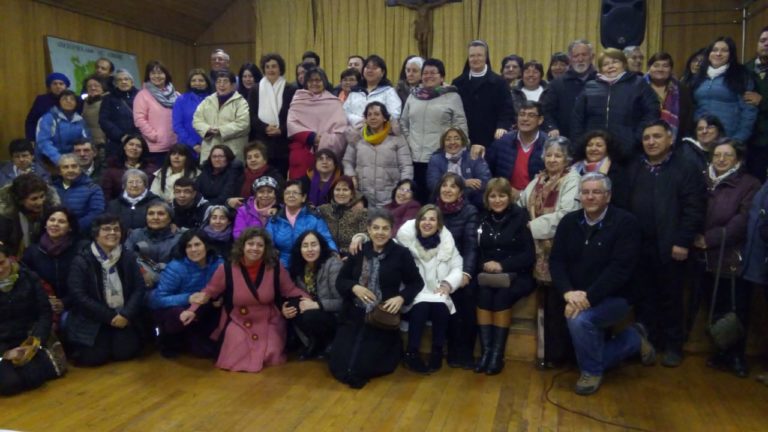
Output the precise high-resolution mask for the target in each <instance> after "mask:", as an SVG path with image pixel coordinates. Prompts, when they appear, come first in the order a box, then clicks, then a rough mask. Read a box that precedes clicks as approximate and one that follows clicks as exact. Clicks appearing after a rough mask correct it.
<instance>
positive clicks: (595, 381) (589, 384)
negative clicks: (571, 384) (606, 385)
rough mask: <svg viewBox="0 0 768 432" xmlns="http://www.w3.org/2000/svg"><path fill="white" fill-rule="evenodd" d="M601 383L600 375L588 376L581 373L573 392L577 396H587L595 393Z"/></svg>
mask: <svg viewBox="0 0 768 432" xmlns="http://www.w3.org/2000/svg"><path fill="white" fill-rule="evenodd" d="M602 382H603V376H602V375H590V374H588V373H586V372H582V373H581V376H580V377H579V380H578V381H577V382H576V387H575V388H574V391H575V392H576V394H577V395H581V396H587V395H591V394H593V393H595V392H596V391H597V390H598V389H599V388H600V384H601V383H602Z"/></svg>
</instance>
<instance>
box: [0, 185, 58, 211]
mask: <svg viewBox="0 0 768 432" xmlns="http://www.w3.org/2000/svg"><path fill="white" fill-rule="evenodd" d="M11 185H12V183H9V184H7V185H5V186H3V187H2V188H0V216H2V217H6V218H9V219H15V218H16V214H17V213H18V212H19V208H18V206H17V205H16V201H15V200H14V199H13V195H12V194H11ZM60 204H61V199H59V194H58V193H56V189H54V188H53V187H52V186H51V185H48V191H47V192H46V194H45V206H46V207H53V206H57V205H60Z"/></svg>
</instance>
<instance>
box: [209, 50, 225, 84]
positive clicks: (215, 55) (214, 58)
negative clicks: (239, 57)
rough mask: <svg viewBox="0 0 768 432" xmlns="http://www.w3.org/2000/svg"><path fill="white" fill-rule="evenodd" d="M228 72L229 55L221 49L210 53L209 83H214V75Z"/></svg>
mask: <svg viewBox="0 0 768 432" xmlns="http://www.w3.org/2000/svg"><path fill="white" fill-rule="evenodd" d="M219 71H229V54H227V52H226V51H224V50H223V49H221V48H216V49H215V50H213V52H211V82H216V73H217V72H219Z"/></svg>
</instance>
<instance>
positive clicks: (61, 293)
mask: <svg viewBox="0 0 768 432" xmlns="http://www.w3.org/2000/svg"><path fill="white" fill-rule="evenodd" d="M86 244H87V242H79V241H78V240H77V239H74V240H73V241H72V242H71V243H70V245H69V247H67V248H66V249H64V250H63V251H62V252H61V253H60V254H58V255H56V256H53V255H49V254H48V253H47V252H45V251H44V250H43V248H42V247H40V244H39V243H36V244H32V245H30V246H29V247H28V248H27V249H26V250H25V251H24V258H23V262H24V264H26V265H27V267H28V268H29V269H30V270H32V271H33V272H35V273H36V274H37V275H38V276H40V279H42V280H43V281H45V282H46V283H48V284H50V285H51V287H52V288H53V292H54V293H55V294H56V297H58V298H59V299H60V300H61V301H63V302H64V307H65V308H68V307H69V290H68V288H67V278H68V277H69V269H70V268H71V265H72V260H73V259H74V258H75V256H77V254H78V253H79V252H80V250H81V249H82V248H83V247H84V246H85V245H86Z"/></svg>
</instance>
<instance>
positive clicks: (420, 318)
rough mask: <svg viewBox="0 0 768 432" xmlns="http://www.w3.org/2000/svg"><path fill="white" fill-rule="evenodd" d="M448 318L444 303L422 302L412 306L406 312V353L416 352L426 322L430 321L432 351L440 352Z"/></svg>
mask: <svg viewBox="0 0 768 432" xmlns="http://www.w3.org/2000/svg"><path fill="white" fill-rule="evenodd" d="M449 316H450V312H449V311H448V306H446V305H445V303H430V302H422V303H417V304H415V305H413V307H412V308H411V310H410V311H408V351H409V352H418V350H419V345H420V344H421V336H422V335H423V334H424V328H426V327H427V321H432V347H433V349H440V350H442V347H443V346H445V338H446V333H447V332H448V317H449Z"/></svg>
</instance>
